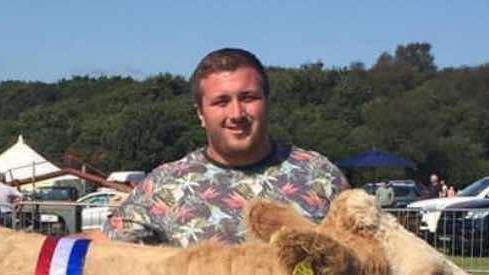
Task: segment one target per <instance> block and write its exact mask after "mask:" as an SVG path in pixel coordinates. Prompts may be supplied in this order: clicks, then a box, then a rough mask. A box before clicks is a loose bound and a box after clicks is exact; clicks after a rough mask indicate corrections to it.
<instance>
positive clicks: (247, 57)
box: [190, 48, 269, 107]
mask: <svg viewBox="0 0 489 275" xmlns="http://www.w3.org/2000/svg"><path fill="white" fill-rule="evenodd" d="M240 67H250V68H253V69H255V70H256V71H257V72H258V74H259V75H260V77H261V81H262V89H263V94H264V95H265V97H268V93H269V84H268V76H267V73H266V72H265V68H264V67H263V65H262V64H261V62H260V60H259V59H258V58H257V57H256V56H255V55H254V54H252V53H250V52H248V51H246V50H243V49H236V48H223V49H219V50H216V51H213V52H211V53H209V54H207V55H206V56H205V57H204V58H203V59H202V60H201V61H200V62H199V64H198V65H197V68H195V70H194V73H193V74H192V78H191V80H190V84H191V88H192V93H193V95H194V100H195V103H197V105H198V106H199V107H200V106H201V104H202V91H201V90H200V81H201V80H202V79H203V78H206V77H207V76H209V75H210V74H212V73H215V72H221V71H234V70H236V69H238V68H240Z"/></svg>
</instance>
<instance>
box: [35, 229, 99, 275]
mask: <svg viewBox="0 0 489 275" xmlns="http://www.w3.org/2000/svg"><path fill="white" fill-rule="evenodd" d="M89 244H90V240H87V239H81V238H76V237H64V238H60V239H57V238H53V237H46V239H45V240H44V243H43V245H42V248H41V252H40V254H39V258H38V260H37V266H36V271H35V273H34V274H35V275H82V272H83V263H84V260H85V255H86V254H87V252H88V247H89Z"/></svg>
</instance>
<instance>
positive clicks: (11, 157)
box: [0, 135, 76, 182]
mask: <svg viewBox="0 0 489 275" xmlns="http://www.w3.org/2000/svg"><path fill="white" fill-rule="evenodd" d="M60 170H61V169H60V168H59V167H57V166H56V165H54V164H52V163H51V162H49V161H48V160H46V159H45V158H44V157H43V156H41V155H40V154H39V153H37V152H36V151H34V149H32V148H31V147H30V146H29V145H27V144H26V143H25V142H24V138H23V137H22V135H19V138H18V139H17V142H16V143H15V144H14V145H12V146H11V147H10V148H8V149H7V150H5V151H4V152H3V153H1V154H0V173H3V174H5V177H6V181H7V182H10V181H12V180H24V179H28V178H32V177H34V176H38V175H44V174H48V173H53V172H58V171H60ZM65 177H66V176H65ZM68 178H69V179H73V178H76V177H73V176H67V177H66V179H68Z"/></svg>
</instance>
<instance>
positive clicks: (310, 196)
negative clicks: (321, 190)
mask: <svg viewBox="0 0 489 275" xmlns="http://www.w3.org/2000/svg"><path fill="white" fill-rule="evenodd" d="M302 198H303V199H304V200H305V201H306V203H307V204H308V205H309V206H312V207H314V208H322V207H323V206H324V204H325V201H324V200H323V199H322V198H320V197H319V196H318V194H316V192H314V191H309V192H308V193H307V195H302Z"/></svg>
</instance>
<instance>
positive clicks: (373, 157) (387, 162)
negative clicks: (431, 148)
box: [336, 150, 416, 169]
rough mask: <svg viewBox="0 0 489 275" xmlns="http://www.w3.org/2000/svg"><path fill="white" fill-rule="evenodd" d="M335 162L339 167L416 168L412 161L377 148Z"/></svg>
mask: <svg viewBox="0 0 489 275" xmlns="http://www.w3.org/2000/svg"><path fill="white" fill-rule="evenodd" d="M336 164H337V165H338V166H340V167H371V168H378V167H389V168H412V169H416V164H415V163H414V162H412V161H410V160H407V159H403V158H401V157H398V156H396V155H394V154H391V153H386V152H383V151H379V150H370V151H367V152H364V153H361V154H359V155H356V156H353V157H350V158H347V159H344V160H340V161H338V162H337V163H336Z"/></svg>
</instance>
